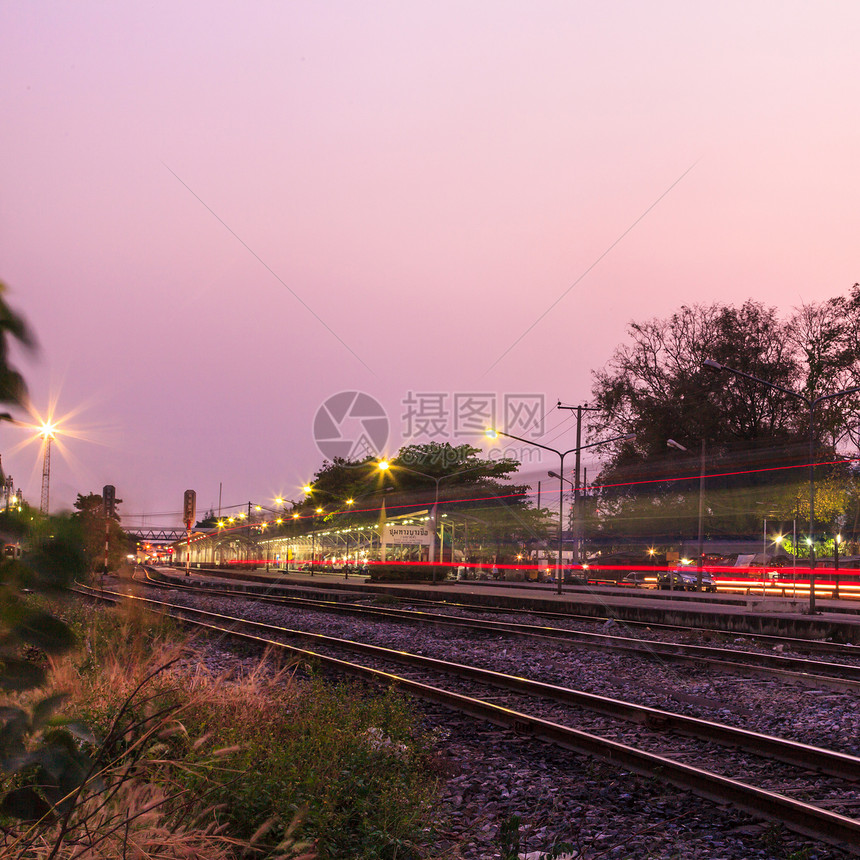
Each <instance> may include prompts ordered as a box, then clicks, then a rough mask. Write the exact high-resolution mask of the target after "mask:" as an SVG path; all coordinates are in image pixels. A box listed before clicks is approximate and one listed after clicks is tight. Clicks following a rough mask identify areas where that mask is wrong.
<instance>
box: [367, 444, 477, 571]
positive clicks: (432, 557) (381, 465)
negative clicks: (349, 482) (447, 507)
mask: <svg viewBox="0 0 860 860" xmlns="http://www.w3.org/2000/svg"><path fill="white" fill-rule="evenodd" d="M483 465H484V464H483V463H479V464H478V465H477V466H469V468H468V469H460V470H459V471H457V472H450V473H449V474H447V475H428V474H427V473H426V472H419V471H418V470H417V469H412V468H410V467H409V466H403V465H401V464H400V463H397V464H396V466H395V468H396V469H402V470H403V471H404V472H411V473H412V474H413V475H420V476H421V477H422V478H427V480H428V481H434V482H435V484H436V495H435V496H434V498H433V516H432V517H431V520H432V521H433V531H432V533H431V536H430V551H429V553H428V558H429V561H430V572H431V574H432V576H433V585H436V513H437V510H438V508H439V484H441V483H442V481H444V480H446V479H447V478H455V477H457V475H462V474H464V473H465V472H474V471H475V469H480V468H482V467H483ZM376 468H377V469H379V471H380V472H387V471H388V470H389V469H390V468H391V463H390V462H389V461H388V460H380V461H379V462H378V463H377V464H376Z"/></svg>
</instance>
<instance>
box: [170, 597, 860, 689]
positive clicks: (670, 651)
mask: <svg viewBox="0 0 860 860" xmlns="http://www.w3.org/2000/svg"><path fill="white" fill-rule="evenodd" d="M171 587H179V588H184V589H185V590H191V591H194V590H195V589H193V588H192V587H190V586H187V585H178V586H175V585H174V584H172V583H171ZM198 591H199V592H202V593H204V594H211V593H212V591H211V590H210V589H209V588H204V589H199V590H198ZM228 593H231V592H228ZM266 599H267V600H274V601H276V602H280V598H268V597H266ZM288 600H289V602H290V603H291V604H292V605H296V606H304V607H309V608H316V609H322V610H324V611H327V612H332V613H338V614H341V615H370V616H377V617H383V618H388V619H398V620H404V621H408V622H413V623H414V622H419V623H426V624H433V625H436V626H446V627H452V628H458V629H462V630H469V631H471V632H482V633H487V632H490V633H496V632H502V633H506V634H508V635H511V636H516V637H520V638H536V639H541V640H544V641H546V640H551V641H559V642H575V643H576V644H577V645H579V646H581V647H584V648H589V649H592V650H601V651H603V650H610V651H617V652H621V653H633V654H636V655H638V656H646V657H656V658H660V659H670V660H673V661H675V662H680V663H685V664H687V665H694V666H699V665H702V663H707V664H708V665H711V666H715V667H717V668H720V669H722V670H723V671H726V672H730V673H733V674H741V675H745V676H753V677H759V678H763V677H774V676H776V677H779V678H781V679H782V680H785V681H788V682H791V683H798V684H802V685H804V686H817V685H824V686H827V687H829V688H830V689H836V690H839V691H843V692H860V666H852V665H845V664H842V663H829V662H823V661H818V660H807V659H805V658H802V657H785V656H779V655H775V654H763V653H761V652H749V651H738V650H733V649H727V648H716V647H711V646H705V645H684V644H680V643H674V642H665V641H660V640H654V639H635V638H633V637H627V636H612V635H609V634H605V633H587V632H584V631H579V630H567V629H565V628H560V627H541V626H538V625H532V624H516V623H512V622H505V621H491V620H480V619H463V618H456V617H453V616H448V615H440V614H437V613H429V612H422V611H417V610H403V609H383V608H381V607H369V606H361V607H359V606H354V605H343V604H340V603H331V602H328V601H322V600H320V601H316V600H310V599H308V598H300V597H291V598H288ZM852 656H856V655H852Z"/></svg>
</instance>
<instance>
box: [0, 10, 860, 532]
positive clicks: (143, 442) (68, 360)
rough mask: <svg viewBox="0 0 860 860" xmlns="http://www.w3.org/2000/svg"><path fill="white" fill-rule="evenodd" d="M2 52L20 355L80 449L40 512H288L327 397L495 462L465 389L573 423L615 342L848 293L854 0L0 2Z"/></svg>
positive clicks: (28, 486) (564, 439) (858, 192)
mask: <svg viewBox="0 0 860 860" xmlns="http://www.w3.org/2000/svg"><path fill="white" fill-rule="evenodd" d="M0 39H2V46H0V47H2V50H0V68H2V75H0V81H2V84H0V86H2V95H3V98H2V104H3V120H4V122H3V128H4V133H3V140H2V159H0V170H2V195H0V261H2V266H0V278H2V280H4V281H5V282H6V283H7V284H8V285H9V287H10V292H9V294H8V295H7V299H8V301H9V303H10V304H11V305H12V306H13V307H14V308H16V309H17V310H19V311H20V312H21V313H22V314H24V316H26V318H27V319H28V320H29V322H30V324H31V325H32V327H33V329H34V330H35V332H36V334H37V337H38V339H39V342H40V350H39V352H38V353H37V354H36V355H33V356H29V355H26V354H22V353H21V352H20V351H17V352H16V353H15V355H14V359H15V362H16V364H17V365H18V366H19V367H20V369H21V370H22V371H23V372H24V374H25V376H26V378H27V380H28V383H29V386H30V393H31V396H32V399H33V402H34V405H35V407H36V408H37V409H38V410H39V411H40V413H41V414H42V415H43V416H45V415H47V414H48V413H49V412H50V411H51V410H52V411H53V416H54V417H55V418H61V417H63V416H68V418H67V420H66V421H65V423H64V425H63V427H64V428H66V429H67V430H68V431H70V432H72V433H73V434H74V435H67V436H65V437H61V438H60V439H59V440H58V443H57V445H56V447H55V448H54V453H53V458H52V477H51V508H52V510H59V509H62V508H68V507H70V506H71V504H72V502H73V501H74V499H75V494H76V493H78V492H83V493H86V492H101V488H102V486H103V485H104V484H108V483H111V484H114V485H115V486H116V488H117V496H118V497H119V498H122V499H124V503H123V505H122V507H121V512H124V513H125V514H126V515H127V516H128V517H129V519H128V521H127V522H128V523H130V524H136V523H138V522H141V521H142V519H143V517H144V515H146V518H147V521H149V522H153V523H159V524H176V525H178V524H179V522H180V519H181V517H180V511H181V506H182V494H183V491H184V490H185V489H187V488H194V489H196V490H197V493H198V510H201V511H203V510H205V509H208V508H210V507H217V504H218V495H219V485H221V487H222V504H223V506H224V507H225V508H227V507H228V506H230V505H238V504H243V503H246V502H247V501H249V500H251V501H253V502H255V503H260V504H263V505H266V504H271V503H272V500H273V499H274V498H275V497H276V496H284V497H286V498H298V497H299V496H300V495H301V492H300V490H299V489H298V488H299V487H300V486H301V485H302V484H303V483H304V482H306V481H307V480H308V479H309V478H310V477H311V475H312V474H313V472H314V471H315V470H316V468H318V466H319V465H320V463H321V461H322V454H321V453H320V451H319V450H318V449H317V446H316V444H315V442H314V437H313V423H314V418H315V416H316V414H317V411H318V409H319V408H320V406H321V404H322V403H323V402H324V401H325V400H326V399H327V398H328V397H330V396H331V395H334V394H336V393H338V392H341V391H352V390H355V391H362V392H366V393H368V394H369V395H371V396H372V397H373V398H375V399H376V400H378V401H379V402H380V403H381V404H382V406H383V407H384V409H385V411H386V412H387V414H388V416H389V419H390V424H391V432H390V436H389V443H388V446H387V447H388V450H389V452H390V453H393V452H394V451H396V449H397V447H398V446H399V444H400V443H401V441H402V437H403V434H404V431H405V430H406V429H407V428H406V426H405V425H406V423H407V419H404V415H405V414H406V408H405V407H404V401H405V400H406V399H407V398H408V397H409V392H412V393H413V394H415V393H421V394H430V393H436V394H439V395H442V394H444V395H446V396H447V400H445V402H446V403H447V404H448V406H447V408H448V409H449V412H448V413H447V415H443V416H442V417H441V418H440V419H439V420H440V422H441V423H440V424H439V425H437V429H438V430H439V433H438V434H437V435H436V436H434V437H426V436H425V437H422V438H418V439H416V440H414V441H419V442H421V441H428V439H429V438H436V439H438V440H439V441H444V440H446V439H448V440H450V441H452V442H453V443H455V444H456V443H459V442H465V441H470V442H474V443H476V444H478V445H481V444H482V441H483V440H482V439H481V437H480V436H479V435H478V434H477V433H475V434H473V435H471V436H470V435H466V431H467V429H468V428H467V427H465V426H463V427H455V416H454V414H453V413H452V412H451V411H450V410H451V409H452V408H453V400H454V398H455V396H456V395H460V396H461V402H462V398H463V397H465V396H467V395H469V394H476V395H477V394H481V395H493V396H494V397H495V399H496V402H497V405H499V404H501V403H502V401H503V398H504V397H505V395H508V396H512V395H526V394H528V395H535V396H542V397H543V398H544V399H545V403H546V406H547V408H549V407H550V406H552V405H553V404H555V402H556V400H557V399H559V398H560V399H561V400H563V401H565V402H567V403H578V402H583V401H586V400H587V399H588V397H589V394H590V389H591V373H592V371H593V370H594V369H597V368H599V367H601V366H602V365H603V364H604V363H605V362H606V361H607V360H608V359H609V357H610V355H611V354H612V352H613V350H614V349H615V347H616V346H617V345H618V344H619V343H620V342H621V341H623V340H624V339H625V337H626V327H627V325H628V323H629V322H630V321H631V320H645V319H649V318H651V317H655V316H657V317H660V316H666V315H669V314H670V313H671V312H672V311H674V310H675V309H676V308H677V307H678V306H679V305H681V304H684V303H687V304H691V303H696V302H700V303H706V302H711V301H722V302H728V303H741V302H743V301H744V300H746V299H748V298H754V299H757V300H760V301H763V302H765V303H767V304H769V305H776V306H779V307H782V308H785V309H786V311H789V310H790V309H791V307H792V306H796V305H799V304H801V303H803V302H814V301H820V300H823V299H826V298H829V297H831V296H835V295H839V294H845V293H846V292H847V291H848V289H849V288H850V287H851V285H852V284H853V283H855V282H856V281H858V280H860V260H858V249H860V241H858V237H860V169H858V163H860V162H858V158H860V51H858V45H860V4H858V3H856V2H854V0H846V2H804V3H798V2H758V3H749V2H724V3H697V2H689V0H683V2H680V1H679V2H647V3H645V2H639V3H634V2H610V3H607V2H573V0H567V2H540V0H537V2H516V3H512V2H498V0H492V2H490V0H475V2H456V3H455V2H433V3H430V2H389V3H383V2H361V3H356V2H316V3H311V2H260V3H254V4H248V3H226V2H216V3H213V2H205V3H204V2H178V3H177V2H151V3H145V4H144V3H132V4H107V3H96V2H88V0H78V2H75V3H32V2H16V0H6V2H4V3H3V4H2V5H0ZM607 250H608V253H606V252H607ZM604 254H605V256H603V255H604ZM595 263H596V265H595ZM559 299H560V301H559ZM556 302H557V304H555V305H554V303H556ZM553 305H554V306H553ZM550 308H552V309H551V310H550V311H549V313H546V312H547V310H548V309H550ZM544 314H545V315H544ZM535 323H536V324H535ZM533 324H535V325H533ZM532 326H533V327H532ZM530 327H531V328H530ZM463 423H464V424H467V423H468V422H463ZM501 423H502V422H501V419H500V426H501ZM455 430H456V431H458V435H455ZM546 430H547V432H546V434H545V435H544V436H543V437H541V438H542V440H543V441H544V442H545V443H546V444H551V445H553V446H555V447H563V448H569V447H572V446H573V445H574V443H575V439H574V437H573V430H572V422H571V421H570V419H569V414H568V413H564V414H561V413H557V412H551V413H550V414H549V415H548V416H547V417H546ZM0 433H2V439H0V454H2V458H3V467H4V469H5V470H6V471H7V472H8V473H11V474H12V475H13V477H14V479H15V484H16V486H20V487H22V488H23V490H24V492H25V495H26V496H27V497H28V499H29V500H30V501H31V503H33V504H35V505H36V506H38V503H39V493H40V482H41V453H40V449H39V445H38V443H35V442H31V443H30V444H23V443H24V442H26V441H27V439H28V438H29V436H28V434H27V433H26V432H25V431H24V430H22V429H20V428H16V427H12V426H9V425H3V426H2V427H0ZM556 465H557V464H556V463H554V462H551V463H546V464H545V466H544V468H545V467H546V466H548V467H549V468H554V467H555V466H556ZM594 468H596V465H595V467H594ZM544 474H545V472H544Z"/></svg>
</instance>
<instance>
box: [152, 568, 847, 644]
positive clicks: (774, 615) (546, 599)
mask: <svg viewBox="0 0 860 860" xmlns="http://www.w3.org/2000/svg"><path fill="white" fill-rule="evenodd" d="M158 574H159V576H162V577H164V578H165V579H169V580H172V581H175V582H177V583H178V584H194V585H204V586H206V585H211V586H212V587H216V586H217V587H220V588H229V589H232V590H236V591H241V592H245V593H250V592H256V593H278V592H282V593H289V594H292V595H296V596H310V595H311V594H312V591H318V590H319V589H324V590H326V591H327V592H328V593H329V595H330V596H329V599H331V600H337V601H343V602H349V601H356V600H362V599H365V600H366V599H367V598H368V597H369V596H370V595H376V594H390V595H392V596H395V597H400V598H407V599H409V598H412V599H415V600H420V599H428V600H439V599H440V598H441V599H443V600H446V601H449V602H450V603H452V604H464V605H471V606H500V607H506V608H510V609H533V610H540V611H549V612H559V613H563V614H570V615H587V616H591V617H593V618H595V619H601V618H606V619H608V618H612V619H617V620H619V621H635V622H637V623H644V624H672V625H679V626H692V627H705V628H709V629H714V630H723V631H726V632H738V633H741V632H743V633H767V634H770V635H775V636H792V637H797V638H803V639H832V640H834V641H837V642H849V643H853V644H860V615H858V614H857V613H858V610H860V607H858V606H857V603H856V602H855V601H849V600H833V599H827V600H819V601H816V607H817V609H818V612H817V613H816V614H815V615H809V614H807V613H808V609H809V603H808V601H807V600H805V599H804V600H799V599H798V600H792V599H790V598H784V597H769V596H768V597H762V596H759V597H755V596H747V595H742V594H707V595H706V594H698V593H692V592H671V591H651V590H645V589H641V590H640V589H629V588H628V589H623V588H611V587H606V586H593V587H587V586H568V585H565V586H564V587H563V590H562V594H560V595H559V594H558V593H557V592H556V586H555V585H552V584H550V583H526V582H521V583H511V582H486V581H464V582H457V581H445V582H441V583H439V584H437V585H435V586H434V585H431V584H430V583H425V582H420V583H390V584H386V583H378V582H374V583H371V582H369V581H368V580H367V577H364V576H361V575H350V576H349V577H348V578H347V579H345V578H344V577H343V576H342V575H338V574H333V573H316V574H315V575H314V576H310V575H309V574H308V573H304V572H302V573H298V572H285V571H268V572H266V571H262V570H256V571H247V572H246V571H230V570H224V571H206V570H195V569H193V568H192V570H191V575H190V576H189V577H186V576H185V574H184V572H183V571H181V570H175V569H172V568H159V569H158ZM852 604H853V605H852Z"/></svg>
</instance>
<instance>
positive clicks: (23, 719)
mask: <svg viewBox="0 0 860 860" xmlns="http://www.w3.org/2000/svg"><path fill="white" fill-rule="evenodd" d="M0 720H2V725H0V767H2V769H3V770H9V760H10V758H11V757H12V756H17V755H20V754H21V753H22V752H24V736H25V735H26V734H27V731H28V729H29V726H30V718H29V715H28V714H27V712H26V711H22V710H21V709H20V708H0Z"/></svg>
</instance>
